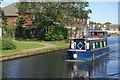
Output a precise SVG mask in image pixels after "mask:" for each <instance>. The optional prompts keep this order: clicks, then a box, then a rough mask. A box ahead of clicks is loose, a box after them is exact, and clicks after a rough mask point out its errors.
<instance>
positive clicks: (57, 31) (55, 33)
mask: <svg viewBox="0 0 120 80" xmlns="http://www.w3.org/2000/svg"><path fill="white" fill-rule="evenodd" d="M63 39H68V30H67V29H66V28H64V26H63V25H60V26H58V25H56V26H51V27H50V28H49V30H48V33H46V34H45V40H47V41H55V40H63Z"/></svg>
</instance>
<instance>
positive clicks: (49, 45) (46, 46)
mask: <svg viewBox="0 0 120 80" xmlns="http://www.w3.org/2000/svg"><path fill="white" fill-rule="evenodd" d="M24 43H35V44H42V45H45V47H39V48H33V49H24V50H20V51H32V50H39V49H44V48H49V47H54V46H57V45H52V44H46V43H38V42H24Z"/></svg>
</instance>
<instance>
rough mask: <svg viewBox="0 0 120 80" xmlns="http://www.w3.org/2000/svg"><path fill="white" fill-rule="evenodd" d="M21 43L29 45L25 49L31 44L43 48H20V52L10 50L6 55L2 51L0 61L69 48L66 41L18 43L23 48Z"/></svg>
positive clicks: (18, 50)
mask: <svg viewBox="0 0 120 80" xmlns="http://www.w3.org/2000/svg"><path fill="white" fill-rule="evenodd" d="M16 42H18V41H16ZM23 42H24V43H29V45H28V46H26V47H29V46H31V43H32V44H33V43H34V45H37V44H39V45H40V46H41V45H44V46H43V47H39V46H38V47H36V48H32V47H31V48H30V49H29V48H27V49H24V48H22V49H21V50H20V49H16V50H10V51H9V50H8V51H7V53H5V52H6V51H4V50H3V51H2V54H1V55H0V61H5V60H11V59H17V58H23V57H28V56H33V55H41V54H47V53H49V52H52V51H57V50H62V49H67V48H68V46H69V43H66V41H51V42H49V41H31V42H30V41H29V42H28V41H26V42H25V41H20V43H22V44H21V46H22V45H23V46H24V44H23ZM19 46H20V45H18V47H19ZM26 47H25V48H26Z"/></svg>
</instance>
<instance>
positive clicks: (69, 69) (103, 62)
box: [2, 37, 120, 80]
mask: <svg viewBox="0 0 120 80" xmlns="http://www.w3.org/2000/svg"><path fill="white" fill-rule="evenodd" d="M117 41H118V40H117V37H110V38H109V40H108V45H109V46H110V50H111V51H113V52H112V53H110V54H107V55H105V56H102V57H100V58H98V59H97V60H95V61H91V62H84V63H83V62H67V61H65V60H66V54H67V51H66V50H60V51H54V52H51V53H50V54H48V55H37V56H31V57H26V58H21V59H16V60H11V61H5V62H3V65H2V66H3V67H2V68H3V71H2V77H4V78H81V79H82V80H83V78H86V79H88V78H115V79H116V78H118V42H117ZM119 61H120V59H119ZM119 67H120V66H119ZM119 71H120V70H119ZM95 80H96V79H95ZM104 80H106V79H104ZM108 80H110V79H108Z"/></svg>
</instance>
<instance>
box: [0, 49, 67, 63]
mask: <svg viewBox="0 0 120 80" xmlns="http://www.w3.org/2000/svg"><path fill="white" fill-rule="evenodd" d="M67 48H68V47H60V48H55V49H48V50H44V51H36V52H28V53H20V54H14V55H10V56H3V57H0V61H6V60H13V59H18V58H23V57H29V56H34V55H42V54H49V53H50V52H53V51H58V50H63V49H67Z"/></svg>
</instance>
